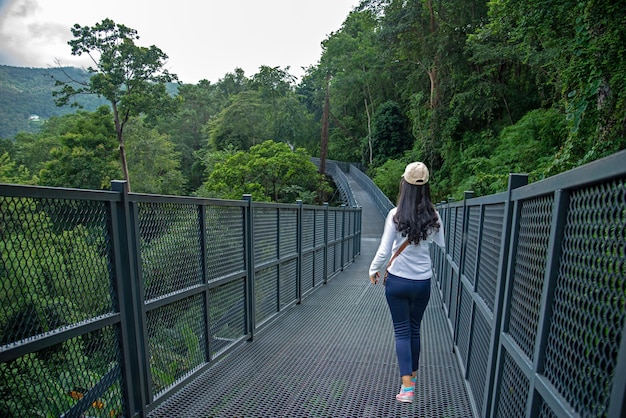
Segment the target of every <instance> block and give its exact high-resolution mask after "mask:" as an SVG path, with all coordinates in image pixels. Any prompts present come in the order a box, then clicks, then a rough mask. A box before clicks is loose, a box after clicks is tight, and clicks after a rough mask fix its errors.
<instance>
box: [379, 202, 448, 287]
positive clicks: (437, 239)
mask: <svg viewBox="0 0 626 418" xmlns="http://www.w3.org/2000/svg"><path fill="white" fill-rule="evenodd" d="M435 213H436V214H437V219H438V220H439V224H440V225H441V226H440V227H439V230H438V231H434V232H432V233H431V234H430V235H429V236H428V238H427V239H426V240H423V241H420V242H419V243H418V244H417V245H415V244H409V245H407V247H406V248H405V249H404V250H403V251H402V252H401V253H400V255H399V256H398V257H396V259H395V260H393V263H391V267H389V272H390V273H391V274H393V275H395V276H399V277H403V278H405V279H411V280H427V279H430V278H431V277H432V275H433V270H432V262H431V260H430V252H429V249H428V245H429V244H430V243H431V242H434V243H435V244H437V245H439V246H440V247H442V248H444V247H445V245H446V244H445V240H444V234H443V223H442V222H441V218H440V217H439V213H438V212H437V211H435ZM395 214H396V208H393V209H391V210H390V211H389V213H388V214H387V219H385V229H384V230H383V236H382V237H381V239H380V245H379V246H378V250H377V251H376V255H375V256H374V259H373V260H372V263H371V264H370V269H369V274H370V277H371V276H373V275H374V274H375V273H376V272H380V273H384V271H385V269H386V268H387V263H388V262H389V258H390V257H391V255H392V254H395V253H396V251H398V248H400V246H401V245H402V243H403V242H404V241H405V240H406V237H403V236H402V233H400V232H398V230H397V229H396V224H395V223H394V222H393V217H394V215H395Z"/></svg>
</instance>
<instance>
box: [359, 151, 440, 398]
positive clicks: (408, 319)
mask: <svg viewBox="0 0 626 418" xmlns="http://www.w3.org/2000/svg"><path fill="white" fill-rule="evenodd" d="M428 177H429V173H428V168H427V167H426V165H424V164H423V163H421V162H414V163H411V164H409V165H407V166H406V169H405V170H404V174H403V175H402V180H400V197H399V198H398V206H397V207H395V208H393V209H391V210H390V211H389V214H388V215H387V219H386V220H385V229H384V231H383V235H382V238H381V240H380V245H379V247H378V251H376V256H375V257H374V259H373V260H372V263H371V265H370V269H369V276H370V277H369V278H370V281H371V282H372V284H376V283H378V279H379V277H380V274H379V271H382V270H384V267H387V272H388V276H387V279H386V284H385V296H386V298H387V304H388V305H389V311H390V312H391V319H392V320H393V329H394V334H395V338H396V354H397V356H398V365H399V367H400V376H401V377H402V386H401V389H400V393H398V394H397V395H396V399H397V400H398V401H400V402H413V395H414V393H415V380H416V378H417V369H418V367H419V355H420V323H421V321H422V316H423V315H424V311H425V310H426V305H428V300H429V299H430V279H431V277H432V275H433V271H432V265H431V260H430V253H429V249H428V244H429V243H430V242H433V241H434V242H435V243H436V244H437V245H439V246H440V247H444V246H445V242H444V236H443V227H442V225H441V222H440V219H439V214H438V213H437V211H436V210H435V207H434V206H433V204H432V202H431V201H430V186H429V184H428ZM405 241H408V245H405V246H403V245H402V244H403V243H404V242H405ZM398 250H400V251H401V252H400V253H399V254H398ZM391 254H394V257H395V258H394V257H392V259H391V261H390V263H389V264H388V265H387V266H385V262H386V260H387V259H389V257H390V256H391Z"/></svg>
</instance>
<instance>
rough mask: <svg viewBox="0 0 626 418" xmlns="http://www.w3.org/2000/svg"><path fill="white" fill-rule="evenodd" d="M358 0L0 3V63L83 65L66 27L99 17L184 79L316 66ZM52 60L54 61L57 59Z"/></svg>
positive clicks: (31, 0)
mask: <svg viewBox="0 0 626 418" xmlns="http://www.w3.org/2000/svg"><path fill="white" fill-rule="evenodd" d="M359 3H360V1H359V0H199V1H198V0H173V1H172V0H0V64H1V65H11V66H16V67H35V68H49V67H56V66H57V65H59V64H60V65H61V66H64V67H66V66H73V67H84V68H86V67H87V66H88V65H90V62H89V61H87V58H86V56H85V55H83V56H82V57H75V56H73V55H72V54H71V47H70V46H69V45H68V44H67V42H68V41H69V40H71V39H73V36H72V33H71V30H70V29H71V28H72V26H73V25H74V24H76V23H78V24H79V25H81V26H94V25H95V24H96V23H99V22H101V21H102V20H103V19H105V18H110V19H112V20H113V21H114V22H115V23H117V24H123V25H125V26H127V27H129V28H132V29H135V30H136V31H137V33H138V35H139V37H140V39H139V41H138V42H137V44H138V45H140V46H145V47H149V46H151V45H155V46H156V47H158V48H159V49H161V51H163V52H164V53H165V54H166V55H167V56H168V57H169V58H168V60H167V63H166V65H165V68H166V69H167V70H168V71H170V72H171V73H175V74H176V75H178V78H179V80H180V81H182V82H183V83H189V84H196V83H197V82H198V81H199V80H201V79H206V80H209V81H211V82H212V83H215V82H217V81H218V80H219V79H221V78H223V77H224V75H225V74H226V73H230V72H233V71H234V70H235V68H237V67H239V68H242V69H243V70H244V73H245V75H246V76H247V77H251V76H253V75H254V74H256V73H257V72H258V70H259V67H260V66H262V65H266V66H269V67H280V68H282V69H284V68H286V67H290V69H289V72H290V74H292V75H294V76H296V77H298V79H299V78H300V77H301V76H302V75H303V74H304V71H303V70H302V67H308V66H311V65H316V64H317V63H318V62H319V59H320V57H321V53H322V48H321V45H320V43H321V42H322V41H323V40H324V39H326V38H327V37H328V35H330V34H331V33H332V32H335V31H338V30H339V29H340V28H341V25H342V23H343V22H344V20H345V19H346V17H347V16H348V14H349V13H350V11H352V10H353V9H354V7H356V6H357V5H358V4H359ZM57 63H58V64H57Z"/></svg>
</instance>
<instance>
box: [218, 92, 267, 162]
mask: <svg viewBox="0 0 626 418" xmlns="http://www.w3.org/2000/svg"><path fill="white" fill-rule="evenodd" d="M265 113H266V104H265V103H264V102H263V101H262V100H261V93H259V92H258V91H254V90H248V91H245V92H241V93H239V94H237V95H236V96H235V97H233V98H232V102H231V104H230V105H229V106H228V107H226V108H224V109H223V110H222V111H221V112H220V114H219V115H217V117H216V118H215V119H214V120H211V121H210V122H209V124H208V125H207V130H208V132H209V142H210V144H211V145H212V149H214V150H218V151H220V150H224V149H226V148H228V147H229V146H232V147H235V149H239V150H248V149H250V147H252V146H253V145H256V144H259V143H261V142H263V141H265V140H267V139H269V137H270V129H269V126H268V124H267V123H265Z"/></svg>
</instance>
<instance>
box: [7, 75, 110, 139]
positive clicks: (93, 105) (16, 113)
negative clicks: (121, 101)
mask: <svg viewBox="0 0 626 418" xmlns="http://www.w3.org/2000/svg"><path fill="white" fill-rule="evenodd" d="M64 76H67V77H68V78H69V79H74V80H85V79H86V78H87V77H88V74H87V73H86V72H85V71H83V70H81V69H78V68H71V67H61V68H21V67H10V66H6V65H0V138H5V139H12V138H14V136H15V135H17V134H18V133H19V132H29V133H36V132H39V129H40V128H41V125H42V123H43V122H44V121H45V120H47V119H49V118H51V117H53V116H62V115H66V114H68V113H73V112H75V110H76V109H74V108H72V107H71V106H63V107H58V106H56V105H55V103H54V98H53V97H52V91H53V90H54V79H56V78H60V77H64ZM76 102H77V104H78V105H79V106H81V107H83V108H84V109H86V110H89V111H94V110H96V109H97V108H98V107H100V106H102V105H103V104H106V101H104V100H102V99H99V98H97V97H95V96H81V97H77V98H76Z"/></svg>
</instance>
